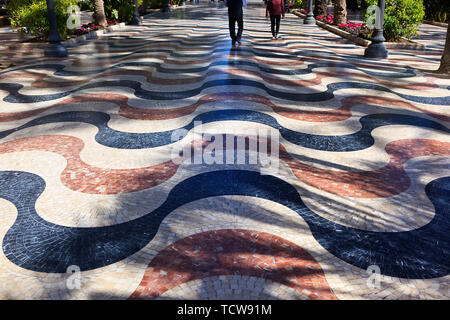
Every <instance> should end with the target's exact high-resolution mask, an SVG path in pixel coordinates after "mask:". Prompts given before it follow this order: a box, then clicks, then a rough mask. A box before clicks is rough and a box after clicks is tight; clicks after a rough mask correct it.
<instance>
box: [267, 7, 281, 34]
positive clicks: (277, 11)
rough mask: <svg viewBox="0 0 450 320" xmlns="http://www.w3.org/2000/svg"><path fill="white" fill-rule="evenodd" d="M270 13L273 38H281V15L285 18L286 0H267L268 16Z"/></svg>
mask: <svg viewBox="0 0 450 320" xmlns="http://www.w3.org/2000/svg"><path fill="white" fill-rule="evenodd" d="M269 15H270V30H271V31H272V39H274V40H275V39H279V38H280V36H279V35H278V33H279V31H280V21H281V17H283V19H284V1H283V0H267V6H266V18H269Z"/></svg>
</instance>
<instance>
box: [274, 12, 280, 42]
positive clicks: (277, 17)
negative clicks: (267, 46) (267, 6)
mask: <svg viewBox="0 0 450 320" xmlns="http://www.w3.org/2000/svg"><path fill="white" fill-rule="evenodd" d="M275 21H276V32H275V33H276V36H277V37H278V32H280V21H281V15H277V16H275Z"/></svg>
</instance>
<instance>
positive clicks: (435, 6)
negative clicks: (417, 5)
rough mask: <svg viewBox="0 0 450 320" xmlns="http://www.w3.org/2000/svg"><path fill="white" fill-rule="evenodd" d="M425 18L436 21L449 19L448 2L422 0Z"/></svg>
mask: <svg viewBox="0 0 450 320" xmlns="http://www.w3.org/2000/svg"><path fill="white" fill-rule="evenodd" d="M423 5H424V7H425V18H426V19H427V20H431V21H436V22H447V21H449V20H450V2H449V1H444V0H424V1H423Z"/></svg>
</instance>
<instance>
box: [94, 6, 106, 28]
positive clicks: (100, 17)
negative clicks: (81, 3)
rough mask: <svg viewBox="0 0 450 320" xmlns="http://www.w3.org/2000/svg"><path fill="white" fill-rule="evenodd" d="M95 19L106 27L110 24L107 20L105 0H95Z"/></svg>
mask: <svg viewBox="0 0 450 320" xmlns="http://www.w3.org/2000/svg"><path fill="white" fill-rule="evenodd" d="M94 19H95V23H96V24H98V25H100V26H102V27H105V26H106V25H107V24H108V23H107V22H106V16H105V6H104V4H103V0H94Z"/></svg>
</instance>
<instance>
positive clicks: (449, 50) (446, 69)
mask: <svg viewBox="0 0 450 320" xmlns="http://www.w3.org/2000/svg"><path fill="white" fill-rule="evenodd" d="M437 72H439V73H450V23H449V24H448V28H447V40H445V48H444V53H443V54H442V58H441V66H440V67H439V69H438V71H437Z"/></svg>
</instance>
